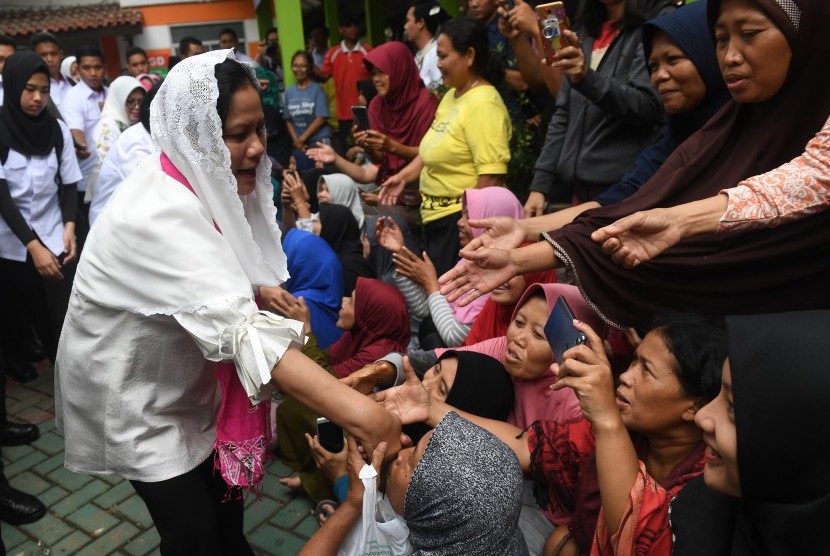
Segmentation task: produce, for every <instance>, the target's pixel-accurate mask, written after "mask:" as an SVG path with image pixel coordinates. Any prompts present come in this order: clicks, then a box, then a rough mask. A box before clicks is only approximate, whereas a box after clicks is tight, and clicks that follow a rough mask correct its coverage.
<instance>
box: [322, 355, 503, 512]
mask: <svg viewBox="0 0 830 556" xmlns="http://www.w3.org/2000/svg"><path fill="white" fill-rule="evenodd" d="M382 360H383V361H389V362H391V363H393V364H394V365H396V366H397V367H398V368H399V372H400V376H399V379H400V382H401V383H402V382H403V367H402V362H403V359H402V357H401V356H400V355H399V354H392V356H391V357H390V356H387V357H384V358H382ZM416 372H417V371H416ZM418 376H419V378H421V380H422V382H423V385H424V388H426V389H427V391H428V392H429V393H430V395H431V396H433V397H434V398H435V399H437V400H441V401H446V402H447V403H448V404H449V405H451V406H453V407H457V408H458V409H460V410H461V411H466V412H467V413H471V414H473V415H478V416H479V417H485V418H487V419H495V420H497V421H504V420H505V419H506V418H507V415H508V414H509V413H510V411H511V410H512V409H513V383H512V381H511V379H510V375H509V374H507V371H505V369H504V365H502V364H501V363H499V362H498V361H497V360H496V359H493V358H492V357H490V356H489V355H484V354H482V353H475V352H464V351H452V350H450V351H447V352H445V353H444V354H443V355H442V356H441V357H440V358H439V359H438V363H436V364H435V365H434V366H432V367H430V368H429V369H428V370H427V371H426V372H425V373H418ZM364 393H367V394H368V393H369V392H368V391H367V392H364ZM427 432H429V429H428V428H426V427H424V426H422V425H420V424H413V425H409V426H408V427H407V428H406V429H405V430H404V433H405V434H407V435H408V436H409V437H410V438H411V439H412V441H413V442H414V443H416V444H417V443H418V441H420V440H421V438H423V436H424V435H425V434H426V433H427ZM306 441H307V442H308V443H309V447H310V448H311V450H312V453H313V456H314V461H315V463H316V465H317V467H318V468H319V469H320V470H321V471H322V472H323V474H324V475H325V476H326V477H327V478H328V479H329V481H331V482H332V483H333V485H334V486H333V488H334V493H335V496H336V498H337V502H335V501H333V500H324V501H322V503H321V504H318V510H317V512H316V513H317V514H318V517H321V518H322V519H321V521H325V519H326V518H327V516H329V515H331V513H332V512H334V509H335V508H336V507H337V504H342V503H343V502H344V501H345V499H346V493H347V490H348V488H349V477H348V475H347V469H346V448H345V446H344V448H343V451H341V452H340V453H339V454H335V453H332V452H329V451H328V450H326V449H325V448H323V447H322V446H320V444H319V443H318V442H314V441H313V439H312V436H311V435H310V434H308V433H307V434H306ZM326 505H328V508H326V507H325V506H326ZM320 514H322V516H321V515H320Z"/></svg>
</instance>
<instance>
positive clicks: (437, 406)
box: [425, 395, 452, 428]
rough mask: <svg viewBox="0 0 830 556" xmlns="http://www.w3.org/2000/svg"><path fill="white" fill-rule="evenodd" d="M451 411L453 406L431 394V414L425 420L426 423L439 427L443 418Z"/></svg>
mask: <svg viewBox="0 0 830 556" xmlns="http://www.w3.org/2000/svg"><path fill="white" fill-rule="evenodd" d="M450 411H452V407H451V406H449V405H447V404H446V403H444V402H442V401H438V400H436V399H435V398H433V397H432V395H430V396H429V416H428V417H427V420H426V421H425V423H426V425H427V426H429V427H432V428H435V427H437V426H438V423H440V422H441V420H442V419H443V418H444V417H445V416H446V415H447V413H449V412H450Z"/></svg>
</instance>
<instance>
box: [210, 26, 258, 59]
mask: <svg viewBox="0 0 830 556" xmlns="http://www.w3.org/2000/svg"><path fill="white" fill-rule="evenodd" d="M219 48H233V53H234V55H235V56H236V59H237V60H239V61H240V62H246V63H248V64H251V65H252V66H256V65H257V63H256V62H254V60H253V59H252V58H251V57H250V56H248V55H247V54H245V53H244V52H241V51H240V50H239V37H238V36H237V34H236V31H234V30H233V29H231V28H230V27H226V28H225V29H222V31H220V32H219Z"/></svg>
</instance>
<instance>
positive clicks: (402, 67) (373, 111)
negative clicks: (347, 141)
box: [355, 42, 438, 218]
mask: <svg viewBox="0 0 830 556" xmlns="http://www.w3.org/2000/svg"><path fill="white" fill-rule="evenodd" d="M364 63H365V64H366V67H367V68H368V69H369V72H370V73H371V74H372V82H373V83H374V84H375V88H376V89H377V92H378V94H377V96H376V97H375V98H373V99H372V102H370V103H369V123H370V124H371V126H372V128H371V129H370V130H368V131H362V132H358V133H356V134H355V139H356V140H357V143H358V145H360V146H362V147H363V148H364V149H366V152H367V153H368V155H369V158H371V159H372V160H373V161H374V162H375V163H379V167H378V175H377V178H376V179H375V183H377V184H378V185H380V184H382V183H383V182H384V181H385V180H386V179H387V178H388V177H389V176H393V175H395V174H397V173H398V172H399V171H400V170H401V169H402V168H403V167H404V166H406V165H407V164H408V163H409V161H410V160H412V159H413V158H415V157H416V156H417V155H418V146H419V145H420V144H421V139H422V138H423V137H424V134H425V133H426V132H427V130H428V129H429V126H430V124H431V123H432V120H433V119H434V118H435V110H436V108H437V107H438V99H437V98H436V97H435V96H433V95H431V94H430V92H429V90H428V89H427V88H426V87H425V86H424V82H423V81H421V77H420V75H419V74H418V66H416V65H415V59H414V58H413V57H412V53H411V52H410V51H409V48H407V46H406V45H405V44H404V43H402V42H388V43H385V44H382V45H380V46H379V47H377V48H375V49H374V50H372V51H371V52H369V54H367V55H366V58H365V59H364ZM413 185H414V186H413ZM406 191H411V192H412V193H411V194H410V195H407V193H406ZM406 191H405V193H404V195H402V197H399V200H398V203H399V204H405V205H407V206H412V207H414V209H413V215H412V216H413V217H414V218H417V210H415V208H417V207H418V206H420V199H419V198H418V196H417V184H409V186H407V189H406Z"/></svg>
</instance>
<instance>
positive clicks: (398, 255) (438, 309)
mask: <svg viewBox="0 0 830 556" xmlns="http://www.w3.org/2000/svg"><path fill="white" fill-rule="evenodd" d="M461 206H462V209H461V219H460V220H459V221H458V237H459V241H460V243H461V245H466V244H468V243H469V242H470V241H472V240H473V239H474V238H476V237H478V236H479V235H481V233H482V232H483V230H479V229H476V228H471V227H470V225H469V224H468V221H469V220H471V219H477V218H490V217H493V216H509V217H511V218H516V219H520V218H524V208H522V204H521V203H520V202H519V200H518V199H517V198H516V196H515V195H514V194H513V193H512V192H511V191H510V190H509V189H507V188H504V187H485V188H482V189H467V190H466V191H465V192H464V196H463V197H462V200H461ZM389 220H390V219H386V222H383V223H382V224H381V226H380V229H381V237H380V238H379V242H380V243H381V245H383V246H384V247H386V248H387V249H388V250H390V251H392V252H393V253H394V255H393V258H394V261H395V267H396V270H397V272H396V274H395V284H396V285H397V286H398V288H399V289H400V290H401V292H402V293H403V294H404V297H405V298H406V301H407V305H409V313H410V315H412V316H414V317H416V318H420V319H426V318H427V317H429V318H431V321H432V324H433V325H434V326H429V327H428V328H427V326H428V324H427V323H428V322H429V321H424V322H422V324H425V325H426V326H425V327H424V328H421V329H420V331H419V337H420V339H421V347H422V348H424V349H433V348H436V347H455V346H460V345H461V344H462V343H463V342H464V338H466V337H467V334H469V332H470V329H471V328H472V326H473V322H474V321H475V319H476V317H477V316H478V314H479V313H480V312H481V310H482V309H483V308H484V305H485V304H486V303H487V300H488V299H489V298H490V296H489V294H488V295H486V296H482V297H480V298H478V299H476V300H475V301H473V302H472V303H470V304H469V305H466V306H464V307H462V306H461V305H459V303H457V302H452V303H450V302H448V301H447V299H446V298H445V297H444V296H443V295H442V294H441V293H440V292H439V291H438V289H439V288H438V276H437V273H436V271H435V267H434V266H433V264H432V261H431V260H430V258H429V256H427V254H426V252H424V258H423V259H421V258H419V257H418V256H417V255H415V254H414V253H412V252H411V251H409V250H408V249H407V248H406V247H403V242H402V241H399V242H398V245H397V246H395V245H392V244H391V242H389V241H384V238H383V233H382V230H383V228H384V227H385V226H392V223H391V222H389Z"/></svg>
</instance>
